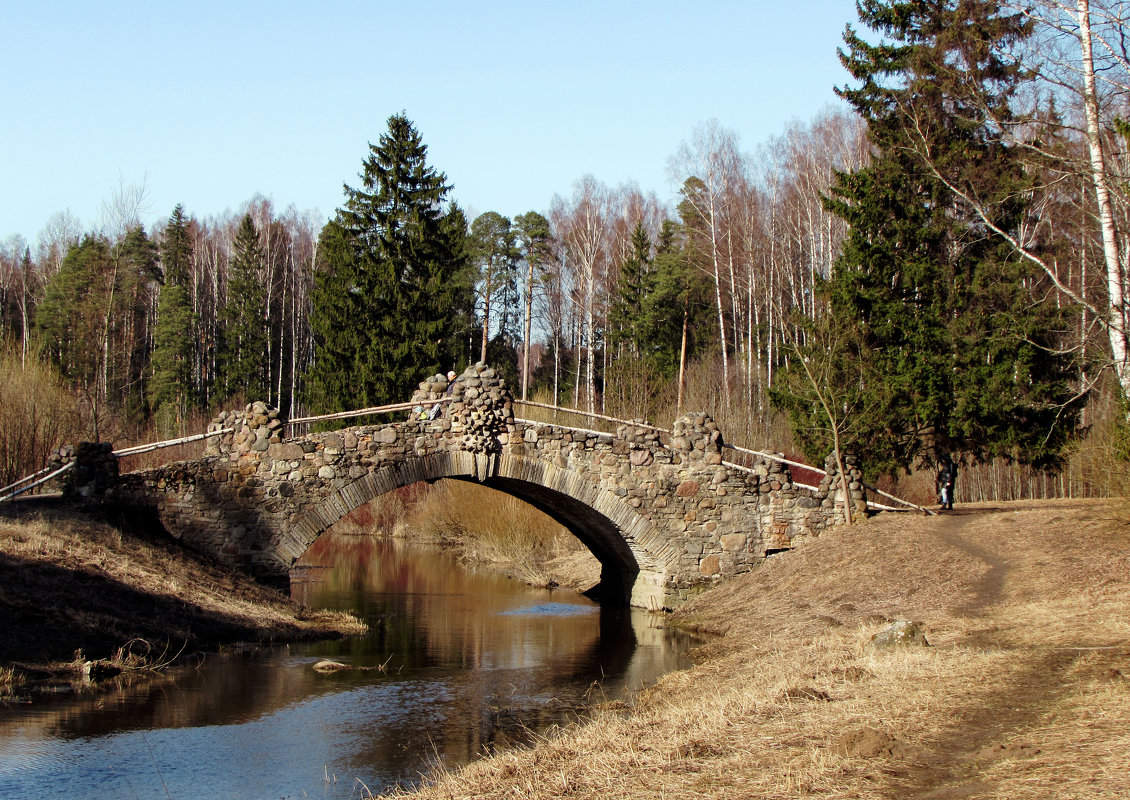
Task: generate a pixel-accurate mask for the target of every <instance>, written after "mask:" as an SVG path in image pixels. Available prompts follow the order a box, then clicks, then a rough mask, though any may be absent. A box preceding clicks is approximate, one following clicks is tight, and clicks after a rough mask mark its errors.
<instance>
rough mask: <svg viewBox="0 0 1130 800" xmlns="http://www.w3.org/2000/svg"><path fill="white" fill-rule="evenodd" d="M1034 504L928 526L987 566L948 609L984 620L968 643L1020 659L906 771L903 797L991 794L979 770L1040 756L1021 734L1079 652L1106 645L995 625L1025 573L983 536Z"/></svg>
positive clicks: (968, 513) (1055, 700) (1061, 688)
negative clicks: (1036, 638) (999, 520)
mask: <svg viewBox="0 0 1130 800" xmlns="http://www.w3.org/2000/svg"><path fill="white" fill-rule="evenodd" d="M1032 510H1033V506H1031V505H1029V506H1027V507H1021V506H1012V507H1010V508H1008V509H1007V510H1006V509H1002V508H999V507H993V508H974V509H962V510H959V511H955V512H950V513H948V514H945V515H944V516H943V518H942V519H941V520H939V521H938V523H937V524H936V525H935V526H934V527H933V530H932V531H930V535H932V536H935V537H937V539H938V540H940V541H941V542H942V543H944V545H946V546H948V547H952V548H955V549H957V550H960V551H961V552H963V553H965V554H967V555H968V556H971V557H973V558H975V559H977V561H979V562H980V563H981V564H983V565H984V566H985V567H986V571H985V572H984V574H983V575H982V576H981V577H980V578H979V579H977V580H976V581H975V582H973V584H972V586H971V592H972V597H970V598H968V599H966V600H965V601H964V602H961V603H958V604H957V605H955V606H954V607H952V608H951V609H950V611H951V612H952V613H954V614H955V615H959V616H965V617H969V618H972V619H977V620H984V621H986V622H988V623H990V624H989V625H987V626H985V627H983V628H980V629H977V628H974V629H972V630H971V631H970V633H969V637H968V643H969V644H971V645H973V646H978V647H986V648H1003V649H1005V650H1007V651H1009V654H1010V656H1011V658H1012V659H1014V660H1015V663H1016V664H1017V665H1018V668H1017V669H1015V670H1014V672H1013V674H1012V675H1010V680H1009V682H1008V684H1007V685H1005V686H1004V687H1002V688H1001V689H1000V690H998V691H994V692H992V693H989V694H987V695H985V696H983V697H981V698H979V702H978V703H977V705H976V706H974V707H970V708H967V709H965V710H964V711H963V713H962V715H961V724H960V725H959V726H958V727H957V728H955V729H953V730H952V731H950V732H949V733H948V734H947V735H946V736H944V737H941V738H939V739H938V740H936V741H935V742H933V743H932V746H931V748H930V749H929V751H926V752H923V753H920V754H919V757H918V759H917V763H916V764H915V765H914V767H913V768H912V769H910V770H909V771H908V774H907V776H906V781H905V783H902V782H900V783H901V785H900V787H899V790H898V792H897V794H898V796H900V797H908V798H920V799H921V800H958V799H959V798H980V797H990V796H996V795H995V794H994V787H993V786H992V784H990V783H989V782H986V781H985V779H984V777H983V776H984V775H985V773H986V772H991V771H993V767H994V766H1000V765H1002V764H1005V763H1007V762H1010V761H1015V760H1017V759H1018V758H1024V757H1026V756H1033V755H1038V754H1039V750H1038V748H1036V746H1035V745H1032V744H1028V743H1025V741H1024V734H1025V733H1027V732H1030V731H1032V730H1035V729H1037V728H1039V727H1040V726H1042V725H1044V724H1046V723H1047V722H1048V720H1049V719H1050V718H1051V717H1052V715H1053V714H1054V710H1055V709H1056V707H1057V706H1058V705H1059V704H1060V703H1061V702H1062V701H1063V700H1064V699H1065V698H1067V697H1068V695H1069V694H1070V692H1071V691H1072V690H1073V689H1074V688H1075V686H1074V684H1073V683H1072V682H1071V680H1070V678H1069V675H1070V673H1071V672H1072V670H1073V668H1074V667H1075V666H1076V664H1077V662H1078V660H1079V658H1080V655H1081V654H1082V653H1086V652H1094V651H1097V650H1103V649H1108V646H1106V645H1102V644H1096V643H1093V642H1088V643H1079V644H1075V645H1070V646H1065V647H1052V648H1049V647H1047V646H1037V645H1031V644H1027V643H1024V642H1017V641H1014V640H1013V637H1011V636H1009V634H1008V632H1007V630H1005V631H1002V630H1001V628H1000V627H999V626H998V625H996V624H992V623H994V622H1000V621H1002V620H1001V619H1000V618H1001V617H1002V616H1007V614H1008V613H1009V609H1008V605H1007V598H1006V586H1008V585H1009V582H1010V580H1016V581H1018V582H1022V581H1023V580H1024V579H1025V577H1026V576H1024V575H1023V574H1022V575H1019V576H1012V575H1011V573H1012V572H1013V570H1011V569H1010V558H1009V553H1008V548H1009V544H1010V542H1009V541H1008V540H1007V539H1005V540H997V539H994V538H992V537H987V536H985V532H986V531H987V530H991V529H992V527H993V526H994V517H997V516H999V515H1002V514H1005V513H1009V514H1013V515H1015V514H1018V513H1021V512H1023V511H1032Z"/></svg>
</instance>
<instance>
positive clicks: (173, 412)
mask: <svg viewBox="0 0 1130 800" xmlns="http://www.w3.org/2000/svg"><path fill="white" fill-rule="evenodd" d="M191 263H192V238H191V235H190V232H189V228H188V220H187V218H186V217H185V216H184V207H183V206H181V205H180V204H179V203H178V204H177V206H176V207H175V208H174V209H173V213H172V215H171V216H170V217H169V221H168V223H166V225H165V233H164V236H163V237H162V239H161V267H162V272H163V273H164V284H163V285H162V287H161V294H160V298H159V299H158V302H157V322H156V325H155V327H154V329H153V355H152V356H151V359H150V377H149V386H148V391H149V404H150V408H152V410H153V413H154V414H155V416H156V417H157V421H158V425H159V426H160V428H161V430H162V432H164V433H167V434H170V435H171V434H173V433H176V432H179V431H180V429H181V427H182V424H183V421H184V419H185V417H186V415H187V413H188V410H189V409H190V408H191V407H193V406H195V405H196V402H197V398H196V392H195V390H194V382H193V357H194V355H195V340H196V335H197V333H196V329H197V323H196V317H195V315H194V314H193V313H192V304H191V300H190V298H189V295H188V291H187V285H188V279H189V267H190V265H191Z"/></svg>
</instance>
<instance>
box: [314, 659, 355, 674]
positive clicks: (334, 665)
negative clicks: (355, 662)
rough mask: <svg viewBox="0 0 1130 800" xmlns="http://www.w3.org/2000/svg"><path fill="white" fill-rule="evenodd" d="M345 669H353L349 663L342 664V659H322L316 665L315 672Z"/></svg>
mask: <svg viewBox="0 0 1130 800" xmlns="http://www.w3.org/2000/svg"><path fill="white" fill-rule="evenodd" d="M343 669H353V667H351V666H349V665H348V664H342V663H341V662H340V661H330V660H329V659H322V660H321V661H319V662H318V663H317V664H315V665H314V671H315V672H340V671H341V670H343Z"/></svg>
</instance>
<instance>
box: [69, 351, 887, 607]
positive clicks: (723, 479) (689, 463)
mask: <svg viewBox="0 0 1130 800" xmlns="http://www.w3.org/2000/svg"><path fill="white" fill-rule="evenodd" d="M445 386H446V382H445V381H444V382H439V381H437V382H425V383H423V384H421V388H420V390H418V391H417V393H416V395H415V397H414V400H415V401H420V402H423V401H429V400H443V402H444V404H443V406H441V413H439V414H438V415H437V416H436V418H435V419H423V420H421V419H418V418H414V419H409V420H406V421H399V422H392V423H388V424H383V425H359V426H355V427H351V428H347V429H344V430H337V431H333V432H329V433H308V434H305V435H301V436H294V437H286V436H285V435H284V431H285V429H286V425H285V423H284V422H283V421H282V420H281V419H280V418H279V415H278V412H277V411H275V410H273V409H269V408H268V407H267V406H266V405H265V404H263V403H254V404H251V405H248V406H247V407H246V408H245V409H244V410H243V411H240V412H231V413H229V414H227V415H221V416H220V417H217V419H216V420H215V421H213V423H212V425H211V427H210V430H213V431H218V430H224V429H231V432H229V433H226V434H224V435H222V436H217V437H216V438H213V439H212V440H211V441H210V444H209V446H208V449H207V450H206V452H205V455H204V456H203V457H202V458H200V459H198V460H195V461H184V462H179V463H176V464H170V465H166V466H162V467H159V468H157V469H151V470H145V471H138V472H131V473H126V474H123V475H121V476H119V477H118V479H117V480H116V481H114V482H113V483H112V485H110V486H109V487H105V488H104V489H103V490H102V492H103V493H104V495H105V500H106V501H107V502H111V503H114V504H118V505H124V506H127V507H133V508H148V509H151V510H153V511H154V512H155V513H156V514H157V516H158V517H159V519H160V520H161V522H162V523H163V525H164V526H165V527H166V528H167V529H168V531H169V532H170V533H171V534H172V535H173V536H175V537H177V538H179V539H181V540H183V541H184V542H185V543H187V544H189V545H190V546H192V547H194V548H196V549H199V550H204V551H207V552H210V553H212V554H214V555H215V556H217V557H218V558H219V559H220V560H221V561H223V562H225V563H228V564H231V565H233V566H237V567H239V568H242V569H245V570H247V571H249V572H251V573H253V574H257V575H259V576H261V577H264V576H271V577H285V575H286V574H287V572H288V570H289V569H290V567H291V566H293V564H294V562H295V561H296V560H297V559H298V557H299V556H301V555H302V554H303V553H304V552H305V551H306V549H307V548H308V547H309V546H310V545H311V544H312V543H313V542H314V541H315V540H316V539H317V538H318V537H319V536H320V535H321V534H322V533H323V532H324V531H325V530H326V529H327V528H329V527H330V526H331V525H333V524H334V523H335V522H337V521H338V520H340V519H341V518H342V517H344V516H345V515H346V514H348V513H349V512H351V511H352V510H353V509H355V508H357V507H359V506H361V505H362V504H364V503H366V502H368V501H369V500H371V499H373V498H375V497H377V496H379V495H381V494H384V493H385V492H388V491H391V490H393V489H396V488H398V487H401V486H406V485H408V484H412V483H415V482H417V481H429V482H430V481H435V480H438V479H440V478H452V479H457V480H467V481H477V482H479V483H481V484H483V485H485V486H488V487H492V488H494V489H497V490H499V491H502V492H505V493H507V494H510V495H513V496H515V497H518V498H520V499H522V500H524V501H526V502H528V503H530V504H531V505H533V506H535V507H537V508H539V509H541V510H542V511H545V512H546V513H548V514H549V515H550V516H552V517H553V518H554V519H556V520H557V521H558V522H560V523H561V524H562V525H564V526H565V527H566V528H567V529H568V530H570V531H571V532H572V533H573V534H574V535H576V536H577V537H578V538H579V539H580V540H581V541H582V542H583V543H584V544H585V545H586V546H587V547H588V548H589V549H590V550H591V551H592V553H593V554H594V555H595V556H596V557H597V559H599V561H600V562H601V564H602V575H601V591H602V592H603V593H605V596H611V597H613V598H616V599H618V600H623V601H626V602H629V603H631V604H632V605H636V606H641V607H645V608H647V607H650V608H660V607H672V606H674V605H676V604H678V603H679V602H681V601H682V600H684V599H686V598H687V597H688V596H689V595H690V594H692V593H694V592H696V591H698V590H700V589H702V588H704V587H706V586H709V585H711V584H713V583H715V582H717V581H719V580H721V579H722V578H724V577H727V576H731V575H735V574H738V573H742V572H746V571H748V570H750V569H751V568H752V567H753V566H754V565H755V564H757V563H758V562H759V561H761V560H762V559H763V558H764V556H765V555H766V553H767V552H770V551H774V550H779V549H784V548H789V547H792V546H794V545H795V544H797V543H798V542H800V541H802V540H804V539H805V538H807V537H811V536H814V535H817V534H818V533H819V532H820V531H822V530H823V529H825V528H827V527H829V526H833V525H836V524H839V523H840V522H841V521H842V512H841V510H840V508H839V506H840V504H839V503H838V502H835V500H836V498H834V497H832V496H830V495H831V493H833V492H834V491H835V490H834V488H831V487H830V484H831V481H832V477H833V476H829V477H827V478H825V479H824V481H823V482H822V483H821V486H820V487H819V488H818V489H816V490H810V489H806V488H802V487H799V486H797V485H795V484H794V483H793V481H792V479H791V477H790V474H789V472H788V469H787V467H785V466H784V465H782V464H779V463H777V462H770V461H765V460H762V461H758V462H756V463H753V464H752V465H748V466H746V467H739V466H738V465H733V464H729V463H727V462H724V461H723V458H722V437H721V434H720V432H719V431H718V427H717V425H716V424H715V423H714V422H713V420H711V419H710V418H709V417H708V416H706V415H705V414H691V415H687V416H684V417H681V418H680V419H679V420H676V422H675V425H674V427H673V429H672V431H671V434H670V436H669V441H668V442H666V443H664V442H663V441H661V436H660V434H659V432H657V430H656V429H654V428H649V427H646V426H643V425H633V424H622V425H620V426H619V428H618V430H617V432H616V433H615V434H607V433H598V432H594V431H586V430H580V429H577V428H569V427H565V426H559V425H554V424H549V423H541V422H531V421H524V420H520V419H516V418H515V417H514V413H513V400H512V398H511V396H510V394H509V392H508V391H507V390H506V387H505V384H504V383H503V382H502V381H501V379H499V378H498V377H497V376H496V375H495V373H494V371H493V370H492V369H490V368H488V367H484V366H483V365H481V364H480V365H476V366H473V367H470V368H468V369H467V370H466V371H465V372H464V373H463V375H461V376H459V377H458V378H457V379H456V381H455V382H454V385H453V387H452V392H451V397H450V399H445V395H444V393H443V389H444V388H445ZM413 416H414V417H418V415H413ZM73 472H74V473H75V474H82V473H81V471H80V470H77V469H76V470H74V471H73ZM852 477H853V478H854V479H856V480H859V478H858V476H857V475H853V476H852ZM856 485H857V484H855V483H853V484H852V489H853V490H854V489H855V487H856ZM72 488H73V487H72ZM853 494H854V491H853ZM856 503H857V505H860V504H863V505H861V507H865V502H864V501H863V500H862V495H859V496H856Z"/></svg>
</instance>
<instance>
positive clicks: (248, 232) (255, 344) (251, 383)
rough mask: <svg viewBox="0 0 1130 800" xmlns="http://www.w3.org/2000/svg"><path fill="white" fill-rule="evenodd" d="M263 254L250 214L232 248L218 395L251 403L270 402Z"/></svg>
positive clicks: (223, 313) (222, 320)
mask: <svg viewBox="0 0 1130 800" xmlns="http://www.w3.org/2000/svg"><path fill="white" fill-rule="evenodd" d="M262 273H263V248H262V245H261V244H260V242H259V232H258V231H257V230H256V228H255V222H254V221H253V220H252V219H251V215H250V214H245V215H244V216H243V220H242V221H241V222H240V224H239V230H238V231H237V232H236V235H235V240H234V241H233V242H232V253H231V259H230V261H229V263H228V287H227V302H226V303H225V304H224V307H223V309H222V310H221V311H220V313H219V318H220V341H219V348H218V353H217V361H218V365H217V370H216V393H217V395H218V396H219V397H223V398H231V397H235V396H238V395H242V396H243V397H245V398H247V399H248V400H255V399H261V398H265V397H267V396H268V394H267V392H268V386H267V380H268V369H269V365H268V364H267V361H266V359H267V336H268V330H267V321H266V305H267V302H266V293H265V291H264V289H263V280H262Z"/></svg>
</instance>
